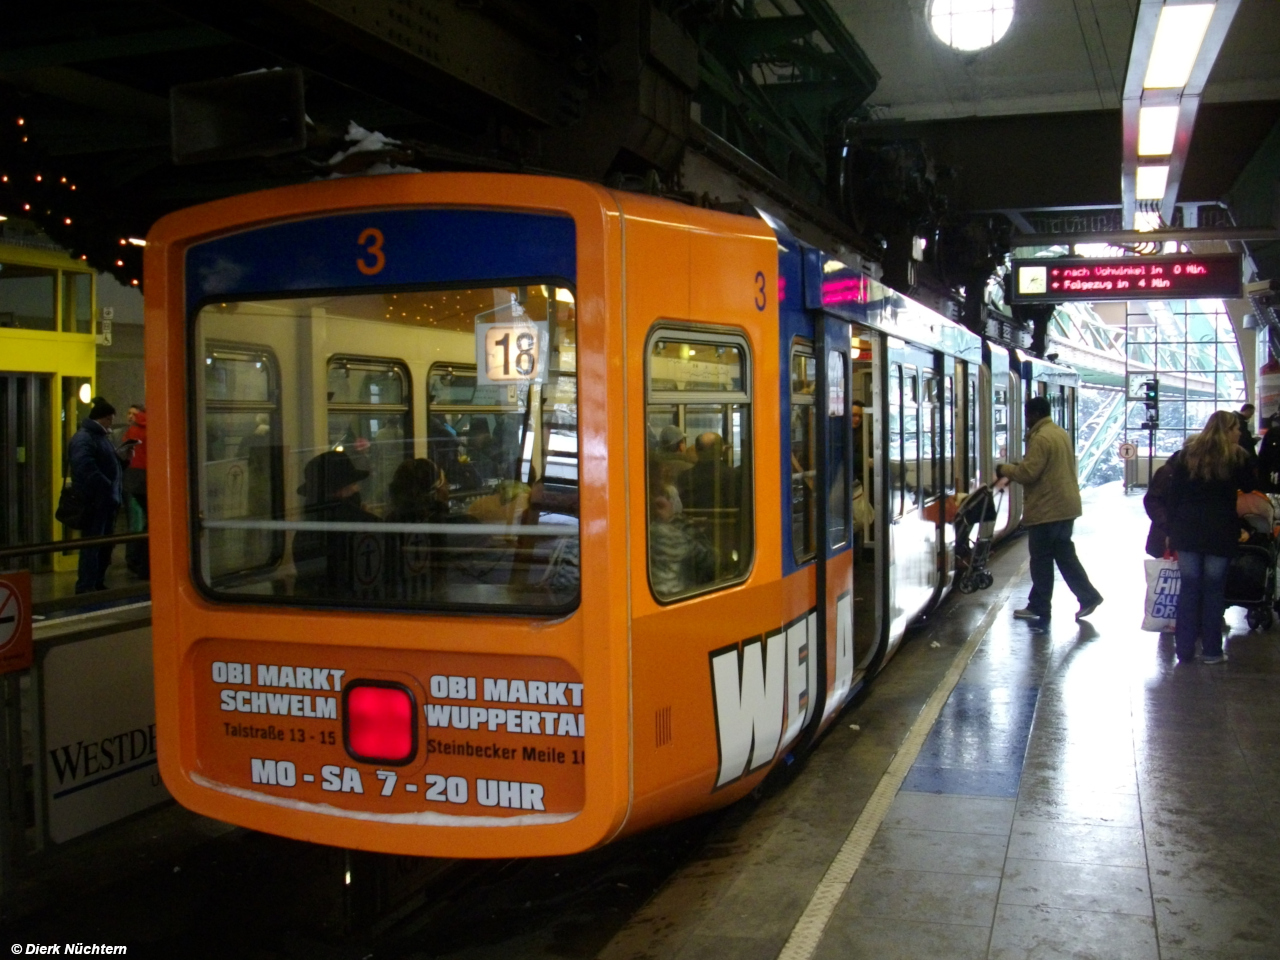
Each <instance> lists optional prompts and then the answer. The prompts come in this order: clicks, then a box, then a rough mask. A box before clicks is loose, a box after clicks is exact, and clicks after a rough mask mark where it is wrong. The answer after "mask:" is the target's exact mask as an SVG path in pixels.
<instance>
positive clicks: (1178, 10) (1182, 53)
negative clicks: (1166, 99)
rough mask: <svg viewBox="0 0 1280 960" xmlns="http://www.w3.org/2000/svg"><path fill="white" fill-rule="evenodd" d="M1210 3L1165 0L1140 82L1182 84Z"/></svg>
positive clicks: (1151, 85) (1150, 86) (1152, 85)
mask: <svg viewBox="0 0 1280 960" xmlns="http://www.w3.org/2000/svg"><path fill="white" fill-rule="evenodd" d="M1213 6H1214V5H1213V4H1212V3H1185V4H1178V5H1176V6H1170V5H1169V4H1167V3H1166V4H1165V5H1164V7H1163V8H1162V9H1161V10H1160V22H1159V24H1158V25H1157V26H1156V39H1155V42H1154V43H1152V44H1151V59H1150V60H1149V61H1148V62H1147V76H1146V79H1144V80H1143V81H1142V85H1143V86H1144V87H1146V88H1147V89H1148V90H1158V89H1166V88H1170V87H1185V86H1186V85H1187V80H1189V79H1190V77H1191V68H1192V67H1194V66H1195V63H1196V57H1197V56H1198V55H1199V53H1200V44H1201V43H1202V42H1203V41H1204V34H1205V31H1206V30H1208V29H1209V20H1210V18H1211V17H1212V16H1213Z"/></svg>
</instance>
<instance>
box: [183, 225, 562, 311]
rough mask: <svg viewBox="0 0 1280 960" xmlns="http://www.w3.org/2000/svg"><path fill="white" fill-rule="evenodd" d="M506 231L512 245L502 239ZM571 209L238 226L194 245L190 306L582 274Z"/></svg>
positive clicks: (189, 254)
mask: <svg viewBox="0 0 1280 960" xmlns="http://www.w3.org/2000/svg"><path fill="white" fill-rule="evenodd" d="M494 237H502V238H503V240H504V241H505V242H504V243H500V244H499V243H494V242H493V238H494ZM576 243H577V241H576V237H575V231H574V224H573V220H572V219H571V218H569V217H559V216H548V215H546V214H532V213H505V212H498V211H484V210H447V209H445V210H441V209H421V210H369V211H364V212H361V213H351V214H342V215H339V216H331V217H316V218H313V219H310V220H294V221H290V222H289V223H278V224H272V225H270V226H266V227H259V228H257V229H253V230H248V231H245V232H243V233H236V234H232V235H230V236H226V237H220V238H218V239H216V240H210V241H207V242H205V243H199V244H196V245H194V246H193V247H191V249H190V250H188V251H187V255H186V257H187V262H186V273H187V308H188V310H189V311H190V310H194V309H195V307H196V305H197V304H198V303H200V301H202V300H208V299H210V298H213V297H222V296H232V295H236V296H242V295H245V294H249V293H256V294H271V293H284V292H287V291H295V290H336V289H347V288H352V287H370V286H378V287H388V286H398V285H409V284H412V285H415V286H421V285H424V284H432V283H449V284H460V283H466V282H470V281H482V280H492V279H494V278H496V277H502V278H513V279H514V278H520V277H559V278H562V279H565V280H568V281H570V282H571V283H572V282H574V281H576V279H577V261H576V256H577V246H576Z"/></svg>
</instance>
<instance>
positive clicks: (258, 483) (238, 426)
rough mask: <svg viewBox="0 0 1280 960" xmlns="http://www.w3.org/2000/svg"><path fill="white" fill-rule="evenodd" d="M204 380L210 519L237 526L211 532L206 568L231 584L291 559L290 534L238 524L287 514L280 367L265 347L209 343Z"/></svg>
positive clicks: (206, 486) (206, 487)
mask: <svg viewBox="0 0 1280 960" xmlns="http://www.w3.org/2000/svg"><path fill="white" fill-rule="evenodd" d="M203 379H204V392H205V409H204V454H205V473H204V495H205V499H204V505H205V506H204V512H205V517H206V518H207V519H209V520H213V521H226V522H230V523H232V526H228V527H226V528H223V529H216V530H211V531H210V532H209V538H208V544H207V547H208V555H207V557H206V563H207V565H208V572H209V575H210V576H211V577H213V578H216V579H224V578H227V577H232V576H237V575H241V574H245V573H247V572H250V571H254V570H260V569H263V568H267V567H272V566H274V565H275V564H276V563H278V562H279V561H280V558H281V557H282V556H283V555H284V533H283V532H281V531H278V530H261V529H248V528H244V527H236V526H234V522H235V521H237V520H242V519H246V518H279V517H281V516H282V509H283V497H282V492H283V487H282V484H281V457H280V366H279V364H278V363H277V362H276V357H275V354H274V353H273V352H272V351H271V350H269V349H267V348H265V347H256V346H251V345H247V344H236V345H224V344H209V345H208V352H207V353H206V355H205V364H204V378H203Z"/></svg>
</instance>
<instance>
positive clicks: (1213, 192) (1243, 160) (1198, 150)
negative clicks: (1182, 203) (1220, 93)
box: [1178, 100, 1280, 200]
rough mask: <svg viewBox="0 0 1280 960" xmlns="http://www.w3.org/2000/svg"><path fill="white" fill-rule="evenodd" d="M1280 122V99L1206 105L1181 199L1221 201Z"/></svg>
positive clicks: (1199, 115) (1198, 120)
mask: <svg viewBox="0 0 1280 960" xmlns="http://www.w3.org/2000/svg"><path fill="white" fill-rule="evenodd" d="M1277 122H1280V100H1263V101H1260V102H1255V103H1206V104H1203V105H1202V106H1201V107H1200V112H1199V113H1197V114H1196V127H1195V132H1194V133H1193V134H1192V138H1191V149H1190V150H1189V151H1188V152H1187V166H1186V169H1185V170H1184V172H1183V174H1182V186H1181V187H1180V188H1179V190H1178V199H1179V200H1221V199H1222V198H1223V197H1225V196H1226V195H1227V193H1228V191H1230V189H1231V186H1232V184H1234V183H1235V182H1236V178H1237V177H1239V176H1240V172H1241V171H1242V170H1244V168H1245V165H1246V164H1247V163H1248V162H1249V160H1250V159H1252V157H1253V155H1254V154H1256V153H1257V152H1258V148H1259V147H1261V146H1262V142H1263V141H1264V140H1266V138H1267V134H1269V133H1270V132H1271V130H1272V128H1273V127H1274V126H1275V125H1276V123H1277Z"/></svg>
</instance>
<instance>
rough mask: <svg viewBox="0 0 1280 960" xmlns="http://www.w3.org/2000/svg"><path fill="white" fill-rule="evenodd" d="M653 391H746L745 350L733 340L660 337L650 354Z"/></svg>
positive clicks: (650, 381) (650, 375)
mask: <svg viewBox="0 0 1280 960" xmlns="http://www.w3.org/2000/svg"><path fill="white" fill-rule="evenodd" d="M649 387H650V389H651V390H653V391H655V392H656V391H667V390H674V391H681V392H699V393H701V392H707V391H711V392H716V393H742V392H743V385H742V351H741V349H740V348H738V347H736V346H733V345H731V344H719V343H717V344H706V343H688V342H686V341H683V340H671V341H664V340H658V341H656V342H655V343H654V345H653V353H652V354H651V355H650V357H649Z"/></svg>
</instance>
